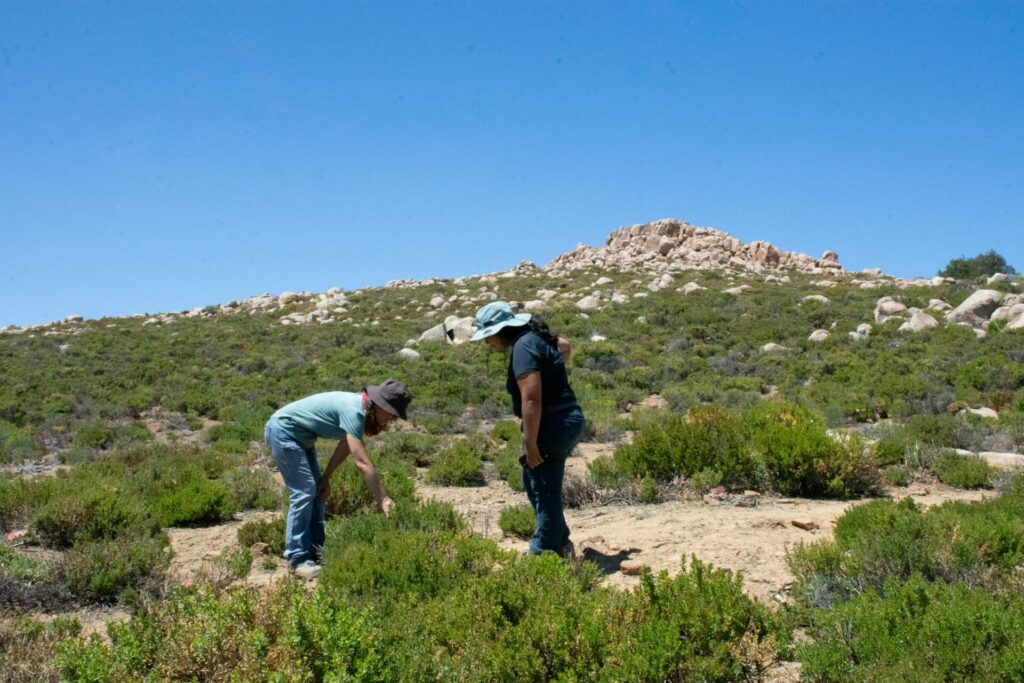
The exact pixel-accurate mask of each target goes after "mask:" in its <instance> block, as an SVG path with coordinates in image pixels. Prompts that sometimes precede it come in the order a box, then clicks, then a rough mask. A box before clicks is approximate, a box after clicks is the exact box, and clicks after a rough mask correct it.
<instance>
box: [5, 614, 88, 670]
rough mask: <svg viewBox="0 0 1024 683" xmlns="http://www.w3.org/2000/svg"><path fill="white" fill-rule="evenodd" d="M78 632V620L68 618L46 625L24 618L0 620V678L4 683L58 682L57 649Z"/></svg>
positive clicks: (79, 627) (54, 620)
mask: <svg viewBox="0 0 1024 683" xmlns="http://www.w3.org/2000/svg"><path fill="white" fill-rule="evenodd" d="M81 629H82V626H81V624H80V623H79V622H78V620H76V619H73V618H68V617H56V618H54V619H53V620H52V621H49V622H48V623H47V622H44V621H40V620H38V619H34V618H31V617H27V616H23V617H14V616H7V615H4V616H0V671H2V672H3V673H2V674H0V675H2V677H3V680H4V681H5V683H41V682H46V683H50V682H51V681H52V683H58V681H61V680H62V679H61V672H60V670H59V668H58V663H57V652H58V649H59V647H60V646H61V644H62V643H66V642H68V641H69V639H71V638H74V637H76V636H77V635H78V634H79V633H80V632H81Z"/></svg>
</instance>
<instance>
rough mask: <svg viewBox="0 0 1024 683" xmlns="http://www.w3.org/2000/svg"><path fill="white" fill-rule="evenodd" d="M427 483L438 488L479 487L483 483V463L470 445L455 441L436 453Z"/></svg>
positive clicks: (428, 473)
mask: <svg viewBox="0 0 1024 683" xmlns="http://www.w3.org/2000/svg"><path fill="white" fill-rule="evenodd" d="M427 481H428V482H430V483H431V484H437V485H440V486H480V485H482V484H483V483H484V472H483V463H482V462H481V461H480V457H479V456H478V455H477V454H476V453H474V450H473V447H472V446H471V445H470V444H468V443H465V442H463V441H457V442H455V443H454V444H452V445H451V446H449V447H448V448H446V449H444V450H443V451H441V452H440V453H438V455H437V459H436V460H435V461H434V464H433V465H431V466H430V470H429V471H428V472H427Z"/></svg>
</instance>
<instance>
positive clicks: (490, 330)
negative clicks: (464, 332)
mask: <svg viewBox="0 0 1024 683" xmlns="http://www.w3.org/2000/svg"><path fill="white" fill-rule="evenodd" d="M532 317H533V314H532V313H516V314H515V317H514V318H509V319H508V320H502V321H501V322H500V323H495V324H493V325H488V326H487V327H484V328H481V329H479V330H477V331H476V332H475V333H473V336H472V337H470V338H469V341H480V340H481V339H486V338H487V337H492V336H494V335H496V334H497V333H498V332H500V331H501V330H503V329H505V328H506V327H522V326H523V325H526V324H527V323H529V322H530V319H531V318H532Z"/></svg>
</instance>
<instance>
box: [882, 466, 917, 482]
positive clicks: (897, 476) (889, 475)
mask: <svg viewBox="0 0 1024 683" xmlns="http://www.w3.org/2000/svg"><path fill="white" fill-rule="evenodd" d="M883 476H884V477H885V482H886V483H887V484H889V486H906V485H907V484H909V483H910V470H909V469H908V468H907V467H906V465H893V466H892V467H886V468H885V470H884V471H883Z"/></svg>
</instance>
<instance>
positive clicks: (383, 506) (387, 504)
mask: <svg viewBox="0 0 1024 683" xmlns="http://www.w3.org/2000/svg"><path fill="white" fill-rule="evenodd" d="M393 507H395V501H393V500H391V499H390V498H389V497H387V496H384V498H383V499H382V500H381V501H380V511H381V512H383V513H384V516H385V517H390V516H391V509H392V508H393Z"/></svg>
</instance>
